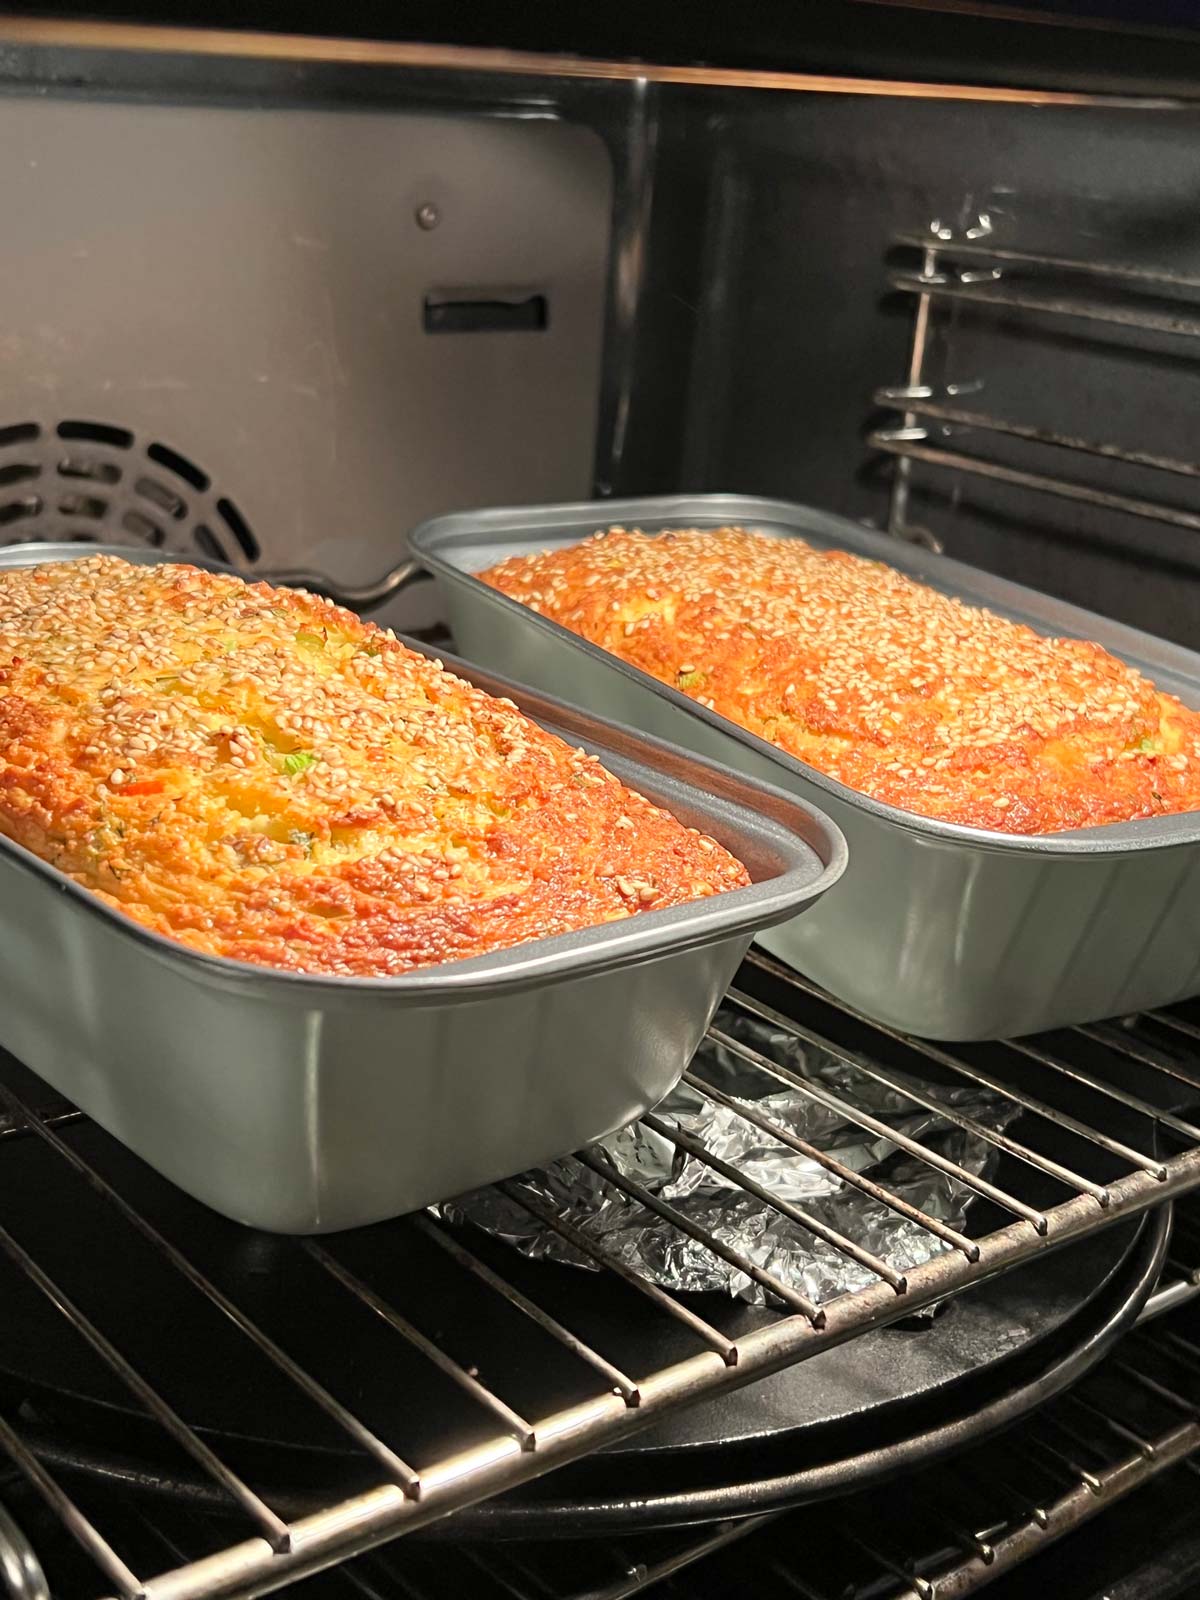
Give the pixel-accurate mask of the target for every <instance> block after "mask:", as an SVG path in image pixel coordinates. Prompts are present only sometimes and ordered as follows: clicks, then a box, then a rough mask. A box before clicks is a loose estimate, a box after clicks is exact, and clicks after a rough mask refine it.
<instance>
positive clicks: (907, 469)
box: [867, 215, 1200, 550]
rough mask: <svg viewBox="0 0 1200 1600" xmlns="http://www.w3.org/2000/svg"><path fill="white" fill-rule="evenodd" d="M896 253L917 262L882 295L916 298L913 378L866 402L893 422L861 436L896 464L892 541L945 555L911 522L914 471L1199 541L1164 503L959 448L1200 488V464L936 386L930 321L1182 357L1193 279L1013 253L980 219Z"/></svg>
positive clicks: (931, 233) (1187, 519) (1183, 516)
mask: <svg viewBox="0 0 1200 1600" xmlns="http://www.w3.org/2000/svg"><path fill="white" fill-rule="evenodd" d="M893 244H894V245H895V246H896V247H897V248H898V249H899V250H900V251H902V252H907V253H908V254H909V255H910V256H912V257H914V258H915V260H914V261H913V262H912V263H911V264H908V265H904V266H898V267H892V268H889V270H888V275H887V283H888V287H889V289H891V290H894V291H898V292H899V293H901V294H904V295H909V296H911V297H912V299H913V303H914V306H915V311H914V316H913V330H912V337H911V340H910V344H909V360H908V375H907V378H906V380H905V381H904V383H902V384H898V385H894V386H890V387H885V388H881V389H877V390H876V391H875V394H874V396H873V403H874V404H875V405H876V406H879V407H882V408H884V409H885V410H891V411H895V412H898V413H899V415H898V417H897V419H896V420H895V421H892V422H889V423H887V424H886V425H885V426H883V427H879V428H875V429H873V430H871V432H870V433H869V434H868V436H867V442H868V444H869V445H870V446H871V448H872V449H875V450H880V451H882V452H884V453H885V454H886V455H891V456H894V457H895V458H896V467H895V472H894V475H893V478H892V490H891V499H890V504H889V508H888V532H889V533H891V534H893V535H895V536H896V537H898V538H902V539H909V540H911V541H913V542H915V543H917V544H923V545H926V546H928V547H929V548H931V549H934V550H940V549H941V542H940V540H939V539H938V538H937V537H936V535H934V534H932V533H931V532H930V531H929V530H928V529H927V528H924V527H921V526H919V525H918V524H915V523H912V522H911V521H910V519H909V515H908V512H909V500H910V491H911V487H912V474H913V468H914V466H918V465H919V466H921V467H926V468H929V467H932V468H933V469H934V470H936V471H948V472H952V473H966V474H968V475H969V476H971V477H975V478H982V479H985V480H988V481H990V482H993V483H1001V484H1007V485H1009V486H1011V487H1013V488H1018V489H1025V490H1032V491H1034V492H1035V493H1039V494H1046V495H1050V496H1052V497H1055V498H1057V499H1063V500H1069V501H1073V502H1075V503H1076V504H1079V505H1086V506H1091V507H1095V508H1098V509H1100V510H1104V511H1115V512H1120V513H1124V514H1126V515H1129V516H1132V517H1139V518H1142V519H1143V520H1146V521H1150V522H1158V523H1165V524H1166V525H1167V526H1169V527H1174V528H1183V529H1186V530H1187V531H1188V532H1191V533H1198V532H1200V513H1197V512H1195V511H1189V510H1187V509H1186V508H1184V507H1182V506H1178V505H1173V504H1171V503H1170V501H1169V500H1165V499H1158V498H1149V497H1147V496H1145V495H1130V494H1124V493H1120V492H1117V491H1114V490H1110V489H1105V488H1101V487H1099V486H1098V485H1095V484H1092V483H1088V482H1087V481H1086V480H1085V479H1084V478H1081V477H1080V476H1079V474H1078V472H1075V471H1070V470H1068V471H1067V472H1065V473H1060V472H1057V471H1055V472H1045V471H1040V470H1039V471H1030V470H1026V469H1025V468H1024V467H1020V466H1015V465H1012V464H1009V463H1006V462H1003V461H998V460H993V459H990V458H989V457H988V456H987V454H986V453H980V451H979V450H978V449H968V448H966V447H965V445H966V443H969V442H971V441H979V440H983V441H985V442H986V441H988V440H996V439H1008V440H1016V441H1018V442H1019V443H1020V444H1021V445H1034V446H1036V447H1041V446H1046V447H1049V449H1050V451H1051V454H1052V456H1053V459H1055V460H1056V461H1062V462H1065V463H1072V464H1074V465H1076V466H1078V465H1080V464H1082V463H1086V462H1087V461H1088V460H1089V459H1090V460H1093V461H1107V462H1110V463H1117V464H1118V465H1121V466H1124V467H1131V468H1135V469H1148V470H1149V471H1150V472H1151V473H1153V474H1155V479H1154V481H1155V482H1156V483H1157V482H1163V483H1170V482H1171V481H1172V480H1174V481H1175V482H1177V483H1178V482H1180V481H1183V482H1192V483H1195V482H1196V480H1198V479H1200V462H1196V461H1190V460H1183V459H1180V458H1178V457H1175V456H1166V455H1161V454H1156V453H1154V452H1152V451H1145V450H1131V449H1128V448H1126V447H1125V446H1123V445H1121V444H1119V443H1116V442H1114V441H1112V440H1104V439H1089V438H1083V437H1079V436H1077V435H1075V434H1073V433H1068V432H1063V431H1059V430H1056V429H1053V428H1044V427H1033V426H1030V425H1028V424H1026V423H1023V422H1021V421H1020V420H1018V419H1014V418H1006V417H999V416H995V415H992V414H990V413H988V412H985V411H980V410H979V409H978V408H977V407H976V406H974V405H972V404H971V403H970V396H971V394H972V393H974V392H975V391H977V390H978V389H979V388H981V387H982V385H981V384H980V383H978V382H974V383H965V384H961V383H960V384H949V385H937V384H935V383H933V382H931V381H930V378H929V375H928V371H927V367H928V355H929V345H930V331H931V319H932V317H933V315H934V313H935V312H937V311H943V310H946V309H949V308H953V307H955V306H959V305H968V306H973V307H975V308H977V309H983V310H988V309H990V310H993V311H996V312H998V313H1002V314H1005V315H1009V316H1012V315H1016V316H1019V317H1034V318H1043V317H1051V318H1055V319H1060V318H1065V319H1068V320H1069V321H1074V322H1082V323H1085V324H1091V325H1093V326H1096V327H1105V326H1108V327H1117V328H1128V329H1136V330H1140V331H1141V332H1143V333H1146V334H1149V335H1151V336H1154V337H1157V338H1165V339H1167V340H1170V341H1172V342H1174V341H1178V347H1179V348H1180V349H1181V350H1183V351H1185V352H1186V353H1187V354H1189V355H1194V354H1195V353H1196V348H1197V347H1196V344H1195V341H1196V340H1197V339H1200V278H1198V277H1194V276H1189V275H1187V274H1184V273H1177V272H1164V271H1160V270H1156V269H1154V268H1150V267H1141V266H1135V265H1132V264H1129V263H1121V262H1112V261H1085V260H1079V259H1076V258H1072V257H1066V256H1059V255H1050V254H1046V253H1045V252H1038V251H1032V250H1021V249H1013V248H1009V247H1006V246H1004V245H1002V244H1000V243H998V242H997V241H996V239H995V237H994V236H993V235H992V226H991V221H990V219H989V218H988V217H987V216H986V215H981V216H980V217H979V218H978V220H977V221H976V222H975V223H974V224H973V225H972V226H970V227H966V228H963V229H959V230H955V229H952V228H950V227H948V226H946V225H945V224H944V223H942V222H939V221H934V222H931V223H930V224H929V227H928V229H927V230H926V231H925V232H916V233H902V234H899V235H898V236H897V237H896V238H895V239H894V240H893Z"/></svg>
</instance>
